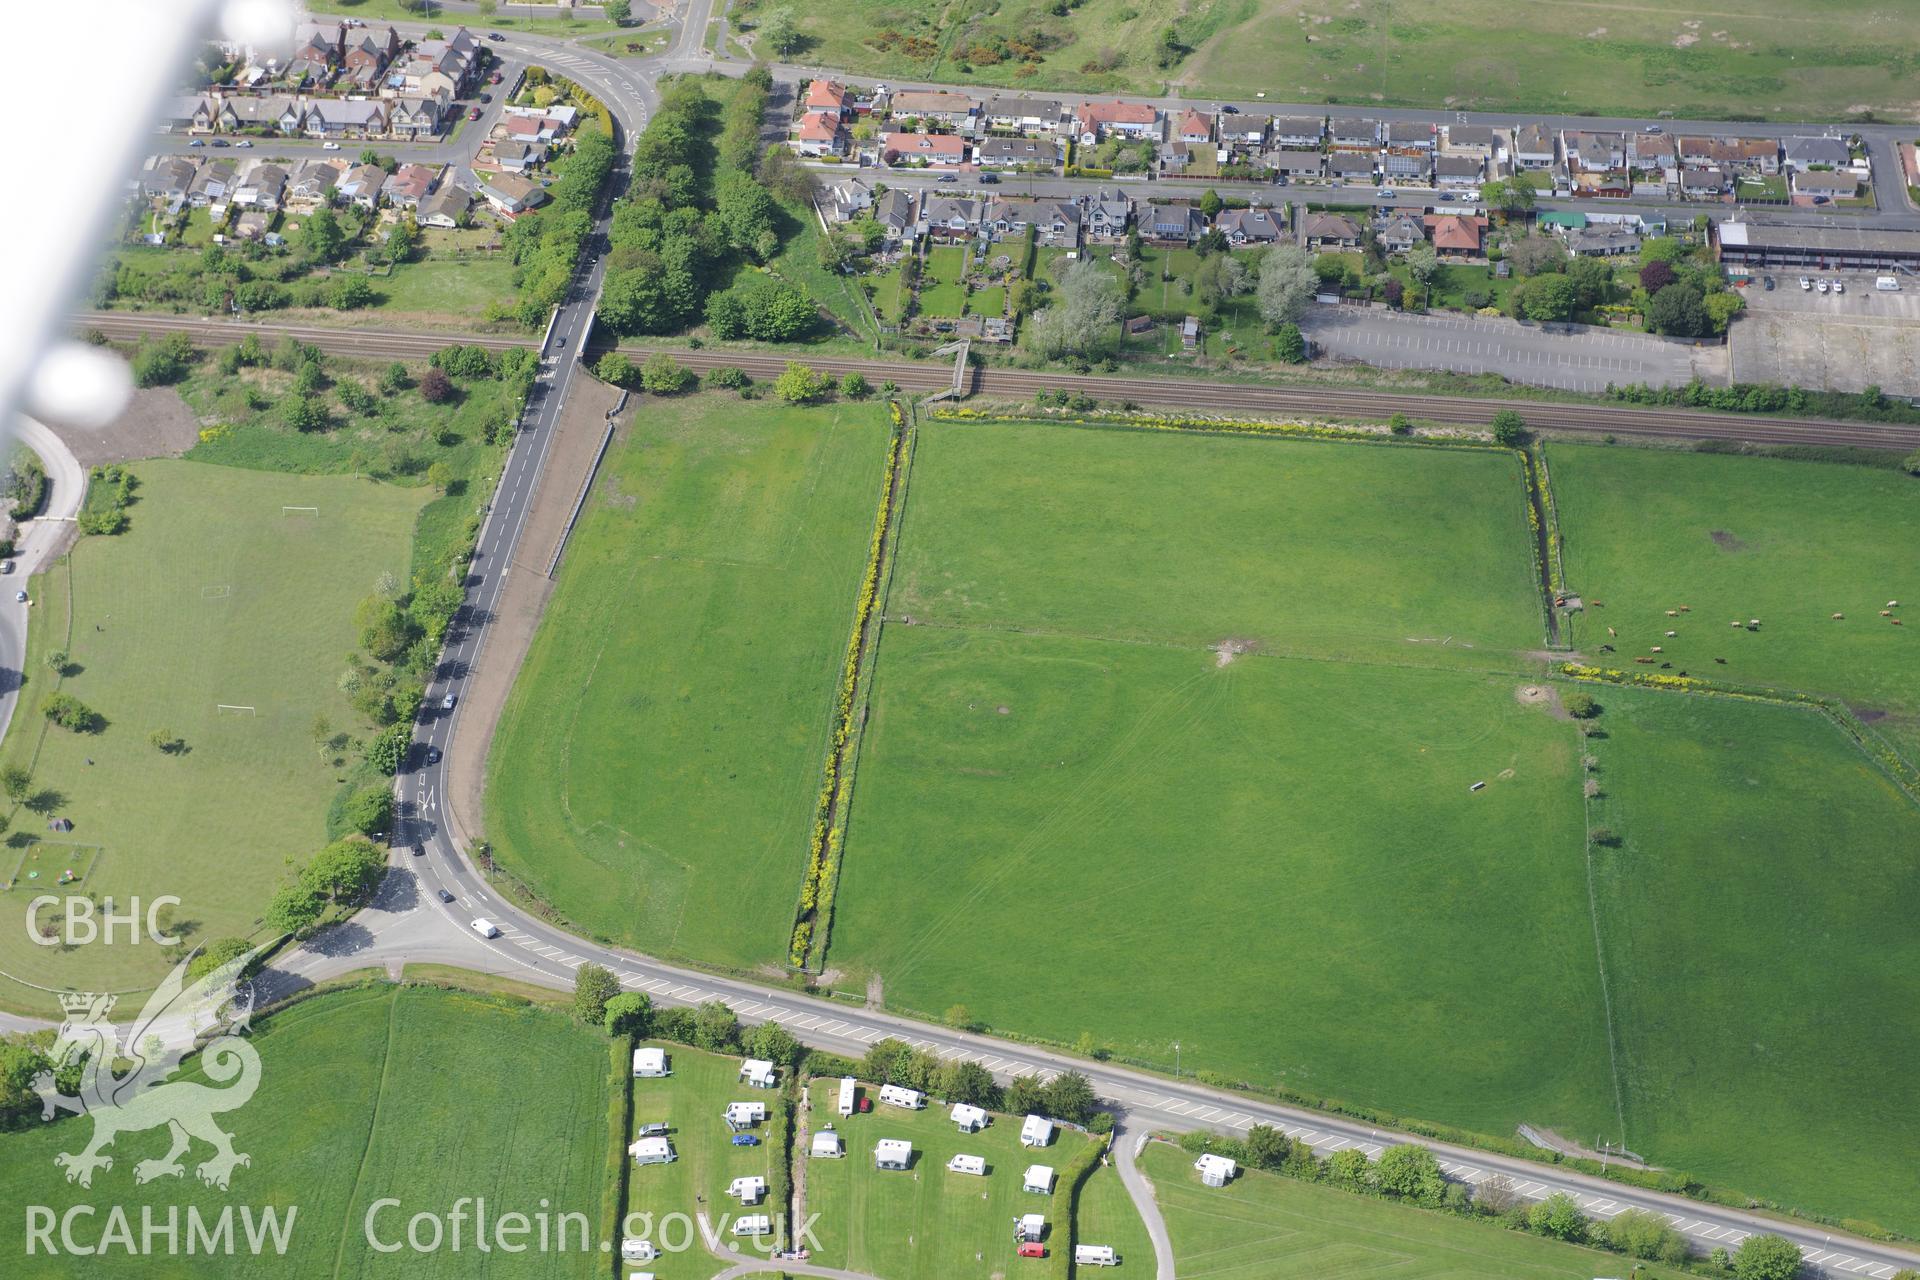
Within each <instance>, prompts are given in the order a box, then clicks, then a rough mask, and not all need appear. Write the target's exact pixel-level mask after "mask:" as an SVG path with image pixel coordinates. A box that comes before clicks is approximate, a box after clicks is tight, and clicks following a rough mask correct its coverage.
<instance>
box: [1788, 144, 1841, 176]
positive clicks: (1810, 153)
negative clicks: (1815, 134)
mask: <svg viewBox="0 0 1920 1280" xmlns="http://www.w3.org/2000/svg"><path fill="white" fill-rule="evenodd" d="M1852 162H1853V153H1852V152H1850V151H1849V150H1847V144H1846V143H1845V142H1844V141H1842V140H1841V139H1839V138H1832V137H1827V138H1788V139H1787V168H1789V169H1792V170H1794V171H1795V172H1800V171H1803V170H1806V169H1811V168H1814V167H1815V166H1824V167H1825V168H1828V169H1843V168H1845V167H1846V166H1847V165H1849V164H1851V163H1852Z"/></svg>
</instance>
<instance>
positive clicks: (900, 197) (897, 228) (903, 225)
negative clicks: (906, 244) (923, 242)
mask: <svg viewBox="0 0 1920 1280" xmlns="http://www.w3.org/2000/svg"><path fill="white" fill-rule="evenodd" d="M873 220H874V221H875V222H877V223H879V224H880V229H881V230H882V231H884V232H885V233H886V237H887V243H888V244H898V243H899V242H900V241H902V240H911V239H912V238H913V232H914V228H915V227H916V226H917V225H918V223H919V214H918V212H917V211H916V210H915V209H914V194H913V192H911V191H902V190H900V189H899V188H898V187H895V188H893V189H892V190H890V191H887V192H885V193H884V194H883V195H881V196H880V198H879V199H877V200H875V201H874V202H873Z"/></svg>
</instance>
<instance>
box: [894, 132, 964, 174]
mask: <svg viewBox="0 0 1920 1280" xmlns="http://www.w3.org/2000/svg"><path fill="white" fill-rule="evenodd" d="M966 161H967V142H966V139H964V138H959V137H955V136H954V135H953V134H949V133H883V134H881V135H880V163H882V164H887V165H914V166H921V165H925V166H929V167H932V168H957V167H958V166H960V165H962V164H965V163H966Z"/></svg>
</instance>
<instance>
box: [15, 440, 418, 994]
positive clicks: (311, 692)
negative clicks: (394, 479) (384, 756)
mask: <svg viewBox="0 0 1920 1280" xmlns="http://www.w3.org/2000/svg"><path fill="white" fill-rule="evenodd" d="M132 470H133V471H134V473H135V474H136V475H138V477H139V479H140V487H139V489H138V491H137V493H136V498H137V501H136V502H135V503H134V504H133V505H132V506H131V507H130V508H129V509H128V514H129V518H130V523H129V526H128V528H127V530H126V531H125V532H123V533H120V534H117V535H115V536H112V537H87V538H83V539H82V540H81V541H80V543H79V544H78V545H77V546H76V547H75V548H74V550H73V552H72V553H71V555H70V556H69V557H68V558H67V560H66V561H65V562H62V563H59V564H56V565H54V566H53V567H52V568H51V569H50V570H49V571H47V572H45V573H42V574H40V575H37V576H36V577H35V578H34V579H33V580H32V581H31V582H30V583H25V584H22V585H24V586H26V587H27V588H28V589H29V593H30V594H31V595H32V596H33V598H34V606H33V615H32V626H31V628H30V631H29V652H28V655H27V670H26V681H27V683H26V688H25V689H24V690H23V691H22V694H21V700H20V704H19V706H18V708H17V709H16V711H15V712H14V719H13V724H12V726H11V727H10V728H9V730H8V732H7V737H6V744H5V748H4V751H0V763H4V764H7V765H18V766H20V767H23V768H27V769H29V770H31V772H32V774H33V787H32V789H31V796H30V800H29V803H28V804H27V805H24V806H15V807H13V809H12V814H11V816H12V832H11V834H10V835H9V836H7V838H6V842H5V843H4V844H0V859H3V860H4V862H5V865H4V866H0V881H8V880H10V881H12V888H11V889H10V890H9V891H7V892H4V893H0V910H3V911H4V924H5V927H4V928H0V969H4V970H5V971H6V972H8V973H10V974H14V975H17V976H19V977H20V978H23V979H25V980H26V981H28V982H35V983H39V984H40V985H42V986H46V987H51V988H55V989H59V990H65V989H68V988H72V987H79V988H83V989H84V988H87V987H94V988H97V989H101V990H115V991H138V990H142V989H144V988H145V987H146V986H148V985H150V984H151V983H153V982H155V981H157V980H158V979H159V978H160V976H161V975H162V974H164V973H165V972H166V971H167V968H168V967H169V965H170V963H171V962H170V960H169V959H168V957H167V956H165V955H164V954H162V948H161V947H159V946H155V945H146V946H131V945H115V946H78V947H73V948H49V947H41V946H36V945H34V944H33V943H32V942H31V941H30V940H29V938H28V936H27V931H26V929H25V927H24V926H23V924H22V920H23V917H24V915H25V913H26V910H27V904H28V902H29V901H30V900H31V899H32V898H33V897H35V896H36V895H39V894H43V893H54V894H60V893H63V892H65V890H63V889H62V888H61V886H60V884H59V881H60V877H61V875H62V872H63V871H65V870H67V869H69V868H71V869H73V870H74V871H75V872H76V873H78V874H80V876H81V878H80V880H79V881H78V883H77V885H74V886H73V887H72V892H76V893H79V894H83V895H91V896H93V897H94V898H95V899H96V900H97V901H98V900H104V899H107V898H111V899H113V900H114V901H115V902H116V903H118V904H121V909H123V910H124V909H125V906H126V905H127V904H129V903H131V902H132V900H134V899H135V898H138V899H140V900H142V901H150V900H151V899H153V898H155V897H158V896H160V895H172V896H174V897H177V898H178V899H180V905H179V906H178V907H176V908H174V909H173V912H172V916H171V919H172V920H173V921H174V922H177V923H179V924H180V925H181V928H180V929H179V931H178V932H179V933H180V935H181V936H184V937H186V938H187V940H188V941H189V943H190V944H191V943H204V942H206V941H208V940H209V939H212V938H218V937H222V936H226V935H244V934H249V933H251V932H252V931H253V930H254V928H255V924H256V921H257V919H258V917H259V914H260V911H261V909H262V907H264V906H265V905H266V902H267V899H268V898H269V897H270V896H272V894H273V891H274V889H275V888H276V887H277V886H278V885H279V883H280V881H281V878H282V877H283V876H285V875H286V873H287V866H286V860H287V859H288V858H305V857H306V856H307V855H309V854H311V853H313V852H314V851H315V850H317V849H319V848H320V847H321V845H323V844H324V843H325V842H326V835H327V832H326V814H327V805H328V803H329V801H330V800H332V798H333V797H334V795H335V793H336V792H337V791H338V789H339V785H340V784H339V780H338V772H337V771H336V770H335V769H333V768H332V767H330V766H329V764H328V762H327V761H326V760H324V759H322V758H321V756H320V754H319V751H318V750H317V749H316V746H315V743H314V737H313V726H314V721H315V718H316V717H317V716H325V717H327V718H328V719H329V720H330V722H331V723H332V724H333V725H335V726H338V727H339V728H341V729H343V730H344V729H347V728H349V727H351V726H352V725H353V724H354V723H356V718H355V716H354V715H353V712H352V710H351V708H350V707H349V706H348V703H347V700H346V696H345V695H344V694H342V693H341V692H340V691H339V689H338V688H336V687H335V678H336V677H337V675H338V674H339V672H340V669H341V666H342V659H343V655H345V654H346V653H347V652H348V651H349V650H350V649H352V648H353V646H354V643H355V639H356V637H355V633H354V628H353V621H352V620H353V609H354V605H355V604H357V603H358V602H359V601H360V600H361V599H362V598H363V597H365V596H367V595H370V594H372V593H373V591H374V590H375V588H376V586H377V584H378V582H379V580H380V577H381V575H382V574H383V573H392V574H393V575H395V576H396V577H397V578H400V579H401V580H404V579H405V575H406V571H407V560H408V554H409V550H410V546H411V539H412V535H413V528H414V523H415V518H416V516H417V515H418V513H419V511H420V509H421V507H422V505H423V504H424V503H425V502H426V501H427V499H428V497H429V496H430V495H429V493H428V491H427V490H425V489H401V488H396V487H393V486H389V485H384V484H377V483H373V482H370V481H367V480H365V479H360V478H356V477H346V476H290V475H276V474H270V473H266V472H259V471H248V470H242V469H239V468H235V467H221V466H209V465H207V464H205V463H195V462H183V461H173V460H158V461H151V462H142V463H138V464H135V465H134V466H133V468H132ZM287 507H302V508H307V507H313V508H318V510H317V512H311V511H295V512H289V511H286V510H284V508H287ZM9 581H11V580H9ZM9 589H11V588H9ZM61 649H64V650H65V651H66V652H67V653H68V655H69V658H70V662H71V666H70V668H69V672H70V673H69V674H68V675H67V676H65V677H64V678H58V677H57V676H56V674H55V673H54V672H53V671H52V670H50V669H49V668H48V667H47V665H46V663H45V656H46V655H47V654H48V653H50V652H52V651H54V650H61ZM56 688H58V689H59V690H60V691H63V692H65V693H68V694H70V695H72V696H73V697H75V698H78V699H80V700H81V701H82V702H84V703H86V704H87V705H88V706H90V707H92V708H93V709H94V710H96V711H97V712H99V713H100V715H101V716H102V717H103V718H104V721H105V726H104V728H102V729H101V730H100V731H99V732H97V733H72V732H69V731H67V730H65V729H59V728H55V727H53V726H51V725H49V724H48V723H47V721H46V719H45V717H44V716H43V714H42V706H43V704H44V702H45V699H46V698H47V697H48V695H50V694H51V693H53V692H54V691H55V689H56ZM163 728H164V729H168V730H171V731H172V732H173V733H175V734H177V735H178V736H179V737H180V738H182V739H184V741H185V743H186V749H185V750H184V751H183V752H179V753H173V754H169V753H163V752H161V751H160V750H158V749H156V748H155V747H154V746H153V744H152V743H151V742H150V741H149V740H148V738H149V735H150V734H151V733H152V732H153V731H154V730H156V729H163ZM55 818H66V819H69V820H71V821H72V823H73V829H72V830H71V831H68V832H55V831H50V830H49V829H48V824H49V823H50V822H52V821H53V820H54V819H55ZM0 999H4V1001H5V1002H6V1004H8V1005H9V1006H11V1007H15V1008H20V1009H23V1010H25V1011H30V1012H33V1013H35V1014H37V1015H39V1016H46V1015H47V1014H48V1013H50V1012H51V1011H52V1010H51V1009H50V1001H51V1000H52V996H51V995H48V994H46V993H45V992H40V991H34V990H32V989H30V988H27V987H24V986H20V985H18V984H15V983H12V982H5V981H0Z"/></svg>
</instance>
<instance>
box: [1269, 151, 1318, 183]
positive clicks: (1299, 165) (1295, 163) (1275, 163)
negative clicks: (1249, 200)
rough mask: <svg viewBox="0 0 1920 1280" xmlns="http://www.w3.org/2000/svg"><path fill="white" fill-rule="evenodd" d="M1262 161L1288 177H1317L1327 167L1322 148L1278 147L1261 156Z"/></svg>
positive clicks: (1274, 170)
mask: <svg viewBox="0 0 1920 1280" xmlns="http://www.w3.org/2000/svg"><path fill="white" fill-rule="evenodd" d="M1260 163H1262V164H1264V165H1266V166H1267V168H1269V169H1271V170H1273V172H1275V173H1277V174H1281V175H1283V176H1285V177H1288V178H1306V177H1317V176H1318V175H1319V174H1320V171H1321V170H1322V169H1324V168H1325V167H1326V157H1325V156H1323V155H1321V154H1320V148H1318V147H1312V148H1306V147H1277V148H1275V149H1274V150H1272V151H1268V152H1266V153H1265V154H1263V155H1262V156H1261V157H1260Z"/></svg>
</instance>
